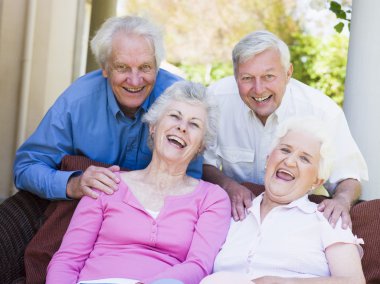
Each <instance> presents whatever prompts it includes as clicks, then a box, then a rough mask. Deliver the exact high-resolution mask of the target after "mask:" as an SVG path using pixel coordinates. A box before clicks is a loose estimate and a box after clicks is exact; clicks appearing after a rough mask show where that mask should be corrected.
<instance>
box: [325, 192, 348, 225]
mask: <svg viewBox="0 0 380 284" xmlns="http://www.w3.org/2000/svg"><path fill="white" fill-rule="evenodd" d="M350 208H351V204H350V202H349V201H347V200H346V199H344V198H341V197H334V198H332V199H325V200H323V201H322V202H321V203H320V204H319V205H318V210H319V211H321V212H323V216H325V218H326V219H327V220H328V221H329V223H330V224H331V226H332V227H333V228H335V225H336V222H338V219H339V217H340V216H341V217H342V228H343V229H347V228H348V227H350V228H351V229H352V221H351V216H350Z"/></svg>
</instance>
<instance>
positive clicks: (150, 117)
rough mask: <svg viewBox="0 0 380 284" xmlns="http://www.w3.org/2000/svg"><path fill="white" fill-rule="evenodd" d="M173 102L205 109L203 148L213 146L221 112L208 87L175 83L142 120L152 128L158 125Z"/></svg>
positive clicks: (190, 83)
mask: <svg viewBox="0 0 380 284" xmlns="http://www.w3.org/2000/svg"><path fill="white" fill-rule="evenodd" d="M173 101H177V102H185V103H189V104H199V105H200V106H201V107H204V108H205V110H206V113H207V119H206V131H205V136H204V139H203V145H202V146H204V147H209V146H211V145H212V144H213V143H214V141H215V138H216V133H217V126H218V119H219V110H218V107H217V105H216V103H215V101H214V100H213V99H212V97H211V96H210V95H209V94H208V93H207V92H206V87H204V86H203V85H202V84H199V83H194V82H190V81H178V82H175V83H174V84H173V85H171V86H170V87H169V88H167V89H166V90H165V92H164V93H163V94H162V95H161V96H160V97H158V99H157V100H156V101H155V102H154V104H153V105H152V106H151V107H150V108H149V111H148V112H147V113H146V114H145V115H144V116H143V118H142V120H143V122H146V123H148V124H149V125H150V126H153V125H156V124H157V122H158V121H159V119H160V118H161V117H162V115H163V114H164V112H165V110H166V109H167V108H168V107H169V105H170V104H171V103H172V102H173ZM151 142H152V141H150V142H149V144H150V146H151V145H152V144H151Z"/></svg>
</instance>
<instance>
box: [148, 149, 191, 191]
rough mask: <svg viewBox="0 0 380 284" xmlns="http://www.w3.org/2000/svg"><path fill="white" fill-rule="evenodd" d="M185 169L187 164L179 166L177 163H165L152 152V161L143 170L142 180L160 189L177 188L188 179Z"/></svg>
mask: <svg viewBox="0 0 380 284" xmlns="http://www.w3.org/2000/svg"><path fill="white" fill-rule="evenodd" d="M186 169H187V164H186V165H185V166H179V165H178V164H174V163H167V162H164V161H161V160H159V159H157V158H156V157H155V155H154V154H153V157H152V161H151V162H150V164H149V165H148V166H147V167H146V168H145V169H144V170H143V175H144V181H145V182H146V183H150V184H152V185H155V186H156V187H157V188H158V189H162V190H167V189H170V188H177V187H178V186H180V185H182V184H184V183H186V182H187V181H188V179H189V177H188V176H187V175H186Z"/></svg>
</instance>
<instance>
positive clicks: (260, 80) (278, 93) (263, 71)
mask: <svg viewBox="0 0 380 284" xmlns="http://www.w3.org/2000/svg"><path fill="white" fill-rule="evenodd" d="M292 72H293V67H292V65H290V67H289V69H288V70H285V68H284V66H283V65H282V64H281V58H280V53H279V51H277V50H275V49H267V50H265V51H263V52H261V53H259V54H257V55H255V56H254V57H252V58H250V59H248V60H247V61H245V62H244V63H240V64H239V65H238V68H237V72H236V81H237V85H238V88H239V94H240V97H241V99H242V100H243V101H244V103H245V104H246V105H247V106H248V107H249V108H250V109H251V110H253V111H254V112H255V114H256V115H257V117H258V118H259V119H260V120H261V122H262V123H263V124H264V125H265V122H266V120H267V118H268V117H269V116H270V115H271V114H272V113H273V112H274V111H275V110H276V109H277V108H278V107H279V106H280V104H281V101H282V98H283V96H284V94H285V90H286V85H287V83H288V81H289V79H290V77H291V76H292Z"/></svg>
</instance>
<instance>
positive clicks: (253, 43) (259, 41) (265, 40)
mask: <svg viewBox="0 0 380 284" xmlns="http://www.w3.org/2000/svg"><path fill="white" fill-rule="evenodd" d="M268 49H275V50H278V52H279V53H280V58H281V63H282V65H283V67H284V69H285V70H286V71H287V70H288V69H289V67H290V52H289V48H288V46H287V45H286V43H285V42H283V41H282V40H281V39H279V38H278V37H277V36H276V35H274V34H272V33H271V32H268V31H256V32H253V33H250V34H248V35H246V36H245V37H244V38H242V39H241V40H240V41H239V42H238V43H237V44H236V45H235V47H234V49H233V51H232V62H233V65H234V73H235V77H236V76H237V70H238V67H239V64H241V63H244V62H245V61H247V60H249V59H251V58H253V57H254V56H255V55H257V54H259V53H261V52H263V51H265V50H268Z"/></svg>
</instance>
